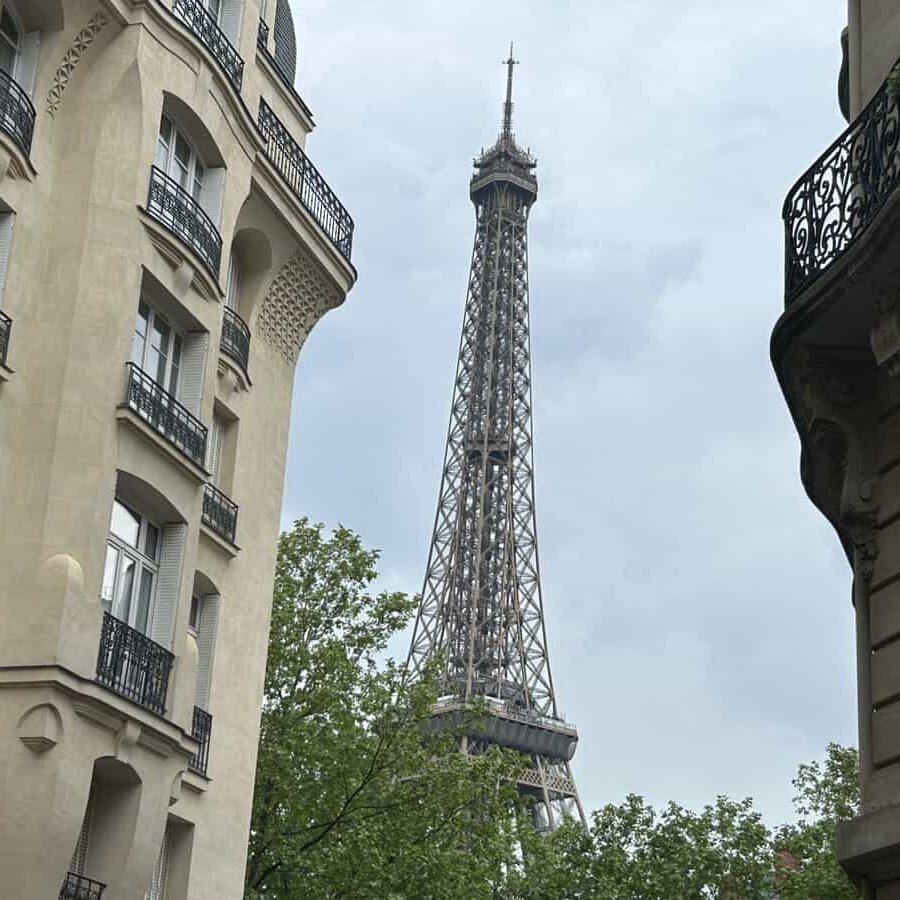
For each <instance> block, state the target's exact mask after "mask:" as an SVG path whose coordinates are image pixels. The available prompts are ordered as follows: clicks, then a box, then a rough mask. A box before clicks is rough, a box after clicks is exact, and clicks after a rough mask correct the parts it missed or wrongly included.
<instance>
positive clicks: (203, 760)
mask: <svg viewBox="0 0 900 900" xmlns="http://www.w3.org/2000/svg"><path fill="white" fill-rule="evenodd" d="M212 721H213V717H212V716H211V715H210V714H209V713H208V712H207V711H206V710H205V709H201V708H200V707H199V706H195V707H194V721H193V725H192V727H191V737H193V738H194V740H196V741H197V742H198V743H199V744H200V749H199V750H197V753H196V754H195V755H194V756H192V757H191V761H190V762H189V763H188V765H189V766H190V767H191V768H192V769H193V770H194V771H195V772H199V773H200V774H201V775H206V772H207V769H208V768H209V741H210V738H211V737H212Z"/></svg>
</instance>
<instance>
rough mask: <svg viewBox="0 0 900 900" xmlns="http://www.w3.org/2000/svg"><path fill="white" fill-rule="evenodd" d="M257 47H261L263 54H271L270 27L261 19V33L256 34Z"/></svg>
mask: <svg viewBox="0 0 900 900" xmlns="http://www.w3.org/2000/svg"><path fill="white" fill-rule="evenodd" d="M256 46H257V47H259V49H260V50H262V51H263V53H266V54H268V52H269V26H268V25H266V23H265V22H264V21H263V20H262V19H260V20H259V31H257V32H256Z"/></svg>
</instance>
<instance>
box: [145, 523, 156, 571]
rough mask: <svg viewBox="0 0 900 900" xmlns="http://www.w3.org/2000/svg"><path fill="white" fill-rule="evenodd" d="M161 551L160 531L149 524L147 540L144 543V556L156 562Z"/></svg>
mask: <svg viewBox="0 0 900 900" xmlns="http://www.w3.org/2000/svg"><path fill="white" fill-rule="evenodd" d="M158 550H159V529H158V528H157V527H156V526H155V525H152V524H151V523H150V522H148V523H147V538H146V541H145V543H144V554H145V555H146V556H147V557H149V558H150V559H152V560H153V561H154V562H156V553H157V551H158Z"/></svg>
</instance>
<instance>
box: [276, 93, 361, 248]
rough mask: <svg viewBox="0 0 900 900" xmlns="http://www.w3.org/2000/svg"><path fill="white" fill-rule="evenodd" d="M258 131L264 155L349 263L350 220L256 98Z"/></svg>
mask: <svg viewBox="0 0 900 900" xmlns="http://www.w3.org/2000/svg"><path fill="white" fill-rule="evenodd" d="M259 130H260V131H261V132H262V136H263V140H265V142H266V154H267V155H268V157H269V159H270V160H271V161H272V164H273V165H274V166H275V168H276V169H278V171H279V172H280V173H281V175H282V177H283V178H284V180H285V181H286V182H287V184H288V186H289V187H290V188H291V190H292V191H293V192H294V195H295V196H296V197H297V199H298V200H299V201H300V203H301V204H302V205H303V206H304V208H305V209H306V210H307V211H308V212H309V213H310V215H311V216H312V217H313V218H314V219H315V220H316V222H318V223H319V225H320V226H321V227H322V230H323V231H324V232H325V234H327V235H328V237H329V238H330V239H331V242H332V243H333V244H334V246H335V247H336V248H337V250H338V252H339V253H340V254H341V256H343V257H344V259H346V260H347V261H348V262H349V261H350V254H351V252H352V250H353V219H352V218H351V217H350V213H348V212H347V210H346V209H345V208H344V206H343V204H342V203H341V202H340V201H339V200H338V198H337V195H336V194H335V193H334V191H332V190H331V188H330V187H329V186H328V183H327V182H326V181H325V179H324V178H323V177H322V175H321V173H320V172H319V170H318V169H317V168H316V167H315V166H314V165H313V164H312V163H311V162H310V161H309V159H308V158H307V156H306V154H305V153H304V152H303V149H302V148H301V147H300V145H299V144H298V143H297V142H296V141H295V140H294V139H293V138H292V137H291V135H290V134H289V132H288V130H287V128H285V126H284V124H283V123H282V122H281V120H280V119H279V118H278V116H276V115H275V113H274V112H272V110H271V108H270V107H269V105H268V104H267V103H266V101H265V100H262V99H260V101H259Z"/></svg>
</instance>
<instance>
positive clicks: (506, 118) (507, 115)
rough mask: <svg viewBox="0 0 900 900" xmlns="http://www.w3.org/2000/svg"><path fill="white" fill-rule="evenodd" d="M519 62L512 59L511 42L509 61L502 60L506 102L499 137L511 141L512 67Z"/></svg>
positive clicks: (510, 45)
mask: <svg viewBox="0 0 900 900" xmlns="http://www.w3.org/2000/svg"><path fill="white" fill-rule="evenodd" d="M518 64H519V61H518V60H517V59H514V58H513V45H512V41H510V44H509V59H504V60H503V65H504V66H506V102H505V103H504V104H503V130H502V132H501V137H503V138H504V139H506V140H511V139H512V116H513V102H512V84H513V66H517V65H518Z"/></svg>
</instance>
